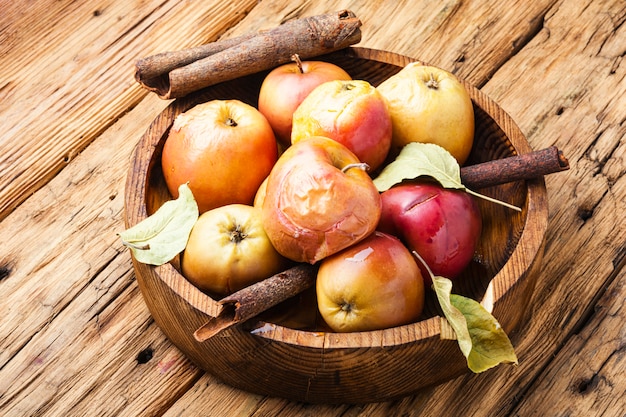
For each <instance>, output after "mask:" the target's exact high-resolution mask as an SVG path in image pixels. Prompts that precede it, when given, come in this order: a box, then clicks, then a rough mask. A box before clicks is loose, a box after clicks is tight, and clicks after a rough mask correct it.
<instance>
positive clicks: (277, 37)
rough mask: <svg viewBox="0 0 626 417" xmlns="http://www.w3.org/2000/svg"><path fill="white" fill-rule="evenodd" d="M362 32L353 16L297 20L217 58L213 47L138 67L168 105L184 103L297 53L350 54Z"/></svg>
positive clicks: (226, 47) (223, 49) (230, 44)
mask: <svg viewBox="0 0 626 417" xmlns="http://www.w3.org/2000/svg"><path fill="white" fill-rule="evenodd" d="M360 26H361V21H360V20H359V19H358V18H357V17H356V15H355V14H354V13H353V12H351V11H350V10H342V11H339V12H335V13H327V14H322V15H318V16H311V17H305V18H301V19H294V20H290V21H288V22H286V23H284V24H282V25H280V26H277V27H276V28H274V29H271V30H268V31H262V32H259V33H257V34H255V35H254V36H250V37H249V38H247V37H243V38H235V39H234V40H231V41H223V42H226V43H224V44H219V45H213V47H214V48H215V47H216V50H217V52H212V50H211V49H210V47H207V48H198V49H196V50H195V51H188V52H184V53H180V52H179V53H176V54H177V56H174V55H169V53H165V54H164V55H161V56H160V57H159V58H158V59H157V58H146V59H145V60H143V62H142V61H140V62H139V63H138V66H137V68H136V73H135V76H136V79H137V81H138V82H139V83H140V84H142V85H143V86H144V87H146V88H147V89H149V90H150V91H154V92H155V93H157V94H158V95H159V97H161V98H163V99H172V98H178V97H183V96H185V95H187V94H189V93H191V92H193V91H196V90H199V89H201V88H204V87H208V86H210V85H214V84H217V83H220V82H223V81H228V80H232V79H235V78H239V77H242V76H245V75H250V74H254V73H256V72H259V71H263V70H267V69H270V68H273V67H276V66H278V65H281V64H284V63H287V62H290V61H291V56H292V55H293V54H294V53H297V54H298V55H299V56H300V57H301V58H302V59H308V58H311V57H315V56H319V55H323V54H326V53H329V52H333V51H336V50H339V49H343V48H346V47H348V46H350V45H353V44H355V43H358V42H360V40H361V30H360ZM204 55H206V56H204ZM200 56H203V57H202V58H200V59H195V58H197V57H200ZM189 61H192V62H189ZM181 64H182V66H179V65H181ZM172 67H174V68H173V69H172Z"/></svg>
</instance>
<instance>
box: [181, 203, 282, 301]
mask: <svg viewBox="0 0 626 417" xmlns="http://www.w3.org/2000/svg"><path fill="white" fill-rule="evenodd" d="M287 262H288V261H287V260H286V259H285V258H283V257H282V256H281V255H280V254H279V253H278V252H276V249H274V247H273V246H272V244H271V242H270V240H269V238H268V237H267V234H266V233H265V230H264V229H263V222H262V220H261V209H259V208H256V207H252V206H248V205H244V204H229V205H226V206H222V207H218V208H215V209H212V210H209V211H207V212H204V213H203V214H201V215H200V217H199V218H198V220H197V222H196V224H195V225H194V227H193V229H192V230H191V234H190V236H189V240H188V242H187V247H186V248H185V251H184V252H183V256H182V262H181V267H182V273H183V276H184V277H185V278H187V279H188V280H189V281H190V282H191V283H192V284H194V285H195V286H196V287H198V288H200V289H201V290H202V291H205V292H207V293H209V294H212V295H218V296H224V295H228V294H230V293H232V292H235V291H238V290H240V289H242V288H244V287H247V286H248V285H251V284H254V283H255V282H257V281H260V280H262V279H265V278H269V277H270V276H272V275H274V274H277V273H279V272H281V271H283V270H284V269H285V267H286V266H287Z"/></svg>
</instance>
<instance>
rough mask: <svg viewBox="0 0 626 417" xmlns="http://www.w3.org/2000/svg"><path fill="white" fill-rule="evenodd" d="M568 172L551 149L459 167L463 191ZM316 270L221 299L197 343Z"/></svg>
mask: <svg viewBox="0 0 626 417" xmlns="http://www.w3.org/2000/svg"><path fill="white" fill-rule="evenodd" d="M567 169H569V162H568V161H567V159H566V158H565V156H564V155H563V153H562V152H561V151H560V150H558V149H557V148H556V147H555V146H551V147H549V148H546V149H543V150H539V151H534V152H530V153H526V154H522V155H517V156H512V157H508V158H502V159H496V160H492V161H488V162H483V163H480V164H475V165H470V166H466V167H463V168H461V182H462V183H463V185H464V186H466V187H467V188H470V189H472V188H474V189H478V188H483V187H489V186H494V185H498V184H504V183H506V182H511V181H518V180H525V179H533V178H537V177H541V176H543V175H547V174H552V173H556V172H561V171H565V170H567ZM316 274H317V267H316V266H314V265H309V264H299V265H297V266H295V267H293V268H291V269H288V270H286V271H284V272H281V273H279V274H277V275H274V276H272V277H270V278H268V279H266V280H263V281H260V282H258V283H256V284H254V285H251V286H249V287H246V288H244V289H242V290H240V291H238V292H236V293H233V294H231V295H229V296H227V297H225V298H223V299H222V300H220V304H221V305H222V310H221V311H220V312H219V314H218V315H217V316H216V317H212V318H211V319H209V321H208V322H207V323H205V324H204V325H203V326H202V327H200V328H199V329H198V330H196V332H195V333H194V337H195V338H196V340H198V341H199V342H203V341H206V340H208V339H209V338H211V337H213V336H215V335H217V334H219V333H220V332H222V331H224V330H226V329H228V328H230V327H232V326H236V325H238V324H241V323H243V322H245V321H247V320H249V319H251V318H253V317H256V316H258V315H259V314H261V313H263V312H264V311H266V310H268V309H269V308H271V307H273V306H275V305H277V304H279V303H280V302H282V301H285V300H287V299H289V298H291V297H293V296H295V295H297V294H299V293H301V292H302V291H304V290H306V289H307V288H309V287H311V286H312V285H313V284H314V283H315V278H316Z"/></svg>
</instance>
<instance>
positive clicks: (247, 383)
mask: <svg viewBox="0 0 626 417" xmlns="http://www.w3.org/2000/svg"><path fill="white" fill-rule="evenodd" d="M319 59H323V60H327V61H330V62H334V63H336V64H338V65H339V66H341V67H342V68H344V69H345V70H346V71H347V72H348V73H349V74H350V75H351V76H352V77H353V78H354V79H364V80H367V81H369V82H370V83H372V84H373V85H378V84H379V83H380V82H381V81H382V80H384V79H386V78H388V77H389V76H391V75H392V74H395V73H396V72H398V71H399V70H400V69H401V68H402V67H403V66H404V65H406V64H407V63H409V62H412V61H415V60H414V59H412V58H409V57H405V56H401V55H397V54H393V53H390V52H385V51H378V50H372V49H365V48H358V47H351V48H347V49H345V50H341V51H339V52H335V53H332V54H329V55H326V56H323V57H320V58H319ZM265 75H266V72H265V73H259V74H255V75H252V76H248V77H244V78H239V79H237V80H234V81H230V82H225V83H222V84H219V85H216V86H213V87H210V88H207V89H205V90H202V91H200V92H198V93H195V94H193V95H191V96H188V97H186V98H184V99H179V100H176V101H174V102H172V104H171V105H170V106H169V107H168V108H166V109H165V110H164V111H163V112H162V113H161V114H160V115H159V116H158V117H157V118H156V119H155V120H154V122H153V123H152V124H151V125H150V126H149V128H148V130H147V131H146V133H145V134H144V136H143V137H142V138H141V141H140V142H139V144H138V146H137V148H136V150H135V152H134V155H133V156H132V162H131V167H130V171H129V174H128V178H127V184H126V195H125V204H126V213H125V218H126V226H127V227H131V226H133V225H135V224H136V223H138V222H140V221H141V220H143V219H144V218H146V216H148V215H150V214H152V213H153V212H154V211H155V210H156V209H157V208H158V207H159V206H160V205H161V204H162V203H163V202H164V201H166V200H168V199H170V198H171V196H170V195H169V193H168V191H167V188H166V186H165V183H164V180H163V175H162V172H161V164H160V157H161V151H162V148H163V143H164V142H165V138H166V137H167V133H168V130H169V128H170V126H171V125H172V122H173V120H174V118H175V117H176V116H177V115H178V114H179V113H181V112H183V111H185V110H187V109H189V108H191V107H192V106H194V105H195V104H197V103H200V102H204V101H208V100H212V99H231V98H237V99H240V100H242V101H244V102H247V103H249V104H252V105H255V106H256V102H257V94H258V90H259V88H260V85H261V82H262V80H263V78H264V76H265ZM466 87H467V88H468V90H469V92H470V95H471V97H472V100H473V103H474V109H475V116H476V137H475V144H474V147H473V150H472V153H471V155H470V158H469V160H468V162H467V164H472V163H477V162H483V161H487V160H491V159H496V158H502V157H507V156H511V155H516V154H521V153H527V152H530V151H531V148H530V146H529V144H528V142H527V141H526V139H525V137H524V135H523V134H522V133H521V132H520V130H519V128H518V127H517V126H516V124H515V123H514V122H513V120H511V118H510V117H509V116H508V115H507V114H506V113H505V112H504V111H503V110H502V109H501V108H500V107H499V106H498V105H497V104H496V103H494V102H493V101H492V100H490V99H489V98H488V97H486V96H485V95H484V94H482V93H481V92H480V91H479V90H477V89H476V88H474V87H473V86H471V85H468V84H467V83H466ZM479 191H480V192H481V193H483V194H487V195H490V196H493V197H495V198H498V199H500V200H505V201H508V202H510V203H512V204H515V205H517V206H518V207H522V208H523V210H522V211H521V212H515V211H513V210H510V209H507V208H505V207H502V206H500V205H495V204H491V203H486V202H483V201H481V202H480V208H481V212H482V215H483V234H482V239H481V242H480V244H479V247H478V249H477V253H476V257H475V260H474V261H473V262H472V264H471V265H470V266H469V267H468V268H467V270H466V271H465V272H464V274H463V275H462V277H460V278H459V279H457V280H456V281H455V284H454V288H453V292H455V293H459V294H463V295H466V296H470V297H472V298H474V299H476V300H480V301H481V303H482V304H483V305H484V306H485V307H486V308H487V309H488V310H489V311H491V312H492V314H493V315H494V316H495V317H496V318H497V319H498V321H499V322H500V324H501V325H502V327H503V328H504V329H505V330H506V331H507V333H508V334H509V336H510V337H511V339H512V341H513V343H514V344H515V340H516V339H515V338H516V333H515V330H516V328H517V327H518V325H519V324H520V322H521V321H522V320H527V319H529V318H528V316H527V314H526V308H527V306H528V305H529V299H530V297H531V295H532V292H533V288H534V285H535V281H536V278H537V275H538V271H539V269H540V265H541V258H542V255H543V242H544V235H545V231H546V226H547V217H548V208H547V198H546V189H545V184H544V181H543V179H542V178H540V179H536V180H532V181H518V182H514V183H508V184H505V185H500V186H496V187H490V188H487V189H482V190H479ZM133 264H134V268H135V273H136V276H137V282H138V283H139V287H140V289H141V292H142V294H143V297H144V299H145V302H146V304H147V306H148V308H149V310H150V312H151V314H152V316H153V317H154V319H155V321H156V323H157V324H158V325H159V326H160V327H161V329H162V330H163V332H164V333H165V334H166V335H167V337H168V338H169V339H170V340H171V341H172V343H174V344H175V345H176V346H177V347H178V348H179V349H180V350H181V351H183V352H184V353H185V354H186V355H187V356H188V357H189V358H190V359H191V360H192V361H193V362H195V363H196V364H197V365H198V366H200V367H201V368H203V369H205V370H206V371H208V372H210V373H212V374H213V375H215V376H216V377H217V378H219V379H220V380H222V381H224V382H226V383H227V384H230V385H232V386H234V387H238V388H241V389H243V390H247V391H250V392H253V393H257V394H263V395H271V396H279V397H284V398H288V399H292V400H297V401H305V402H314V403H363V402H373V401H384V400H390V399H394V398H398V397H401V396H405V395H408V394H411V393H415V392H416V391H418V390H420V389H423V388H425V387H428V386H432V385H435V384H439V383H442V382H444V381H447V380H449V379H451V378H454V377H456V376H459V375H461V374H463V373H464V372H468V371H467V364H466V361H465V358H464V357H463V355H462V354H461V353H460V350H459V347H458V344H457V342H456V341H455V340H446V339H442V337H441V329H442V325H441V318H440V316H439V315H438V311H437V305H436V303H435V302H434V301H433V299H432V296H429V299H428V300H427V305H426V308H425V313H424V316H423V318H422V320H420V321H419V322H417V323H413V324H409V325H405V326H401V327H397V328H393V329H386V330H381V331H372V332H360V333H343V334H337V333H332V332H324V331H312V330H298V329H294V328H291V327H288V326H287V325H284V324H279V323H277V322H276V321H272V319H271V317H272V316H268V317H270V318H267V317H266V318H265V320H261V319H260V320H251V321H250V322H248V323H246V324H245V325H242V326H239V327H236V328H232V329H229V330H227V331H226V332H224V333H222V334H220V335H219V336H217V337H214V338H212V339H210V340H208V341H206V342H203V343H200V342H197V341H196V340H195V339H194V337H193V333H194V331H195V330H196V329H198V328H199V327H200V326H201V325H203V324H204V323H205V322H206V321H207V320H208V318H209V317H210V316H215V315H216V314H217V311H218V305H217V303H216V301H215V300H213V299H212V298H210V297H209V296H208V295H206V294H204V293H202V292H201V291H199V290H198V289H197V288H195V287H194V286H193V285H191V284H190V283H189V282H188V281H187V280H185V278H184V277H183V276H182V275H181V274H180V273H179V272H178V270H177V268H176V266H175V262H172V263H168V264H165V265H162V266H159V267H152V266H148V265H145V264H141V263H139V262H137V261H136V260H134V259H133ZM521 360H522V361H523V360H524V358H521Z"/></svg>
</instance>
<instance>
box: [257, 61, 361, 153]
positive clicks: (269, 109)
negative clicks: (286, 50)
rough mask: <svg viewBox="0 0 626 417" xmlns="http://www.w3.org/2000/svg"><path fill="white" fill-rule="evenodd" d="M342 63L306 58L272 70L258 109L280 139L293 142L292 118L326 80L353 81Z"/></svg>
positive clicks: (266, 80)
mask: <svg viewBox="0 0 626 417" xmlns="http://www.w3.org/2000/svg"><path fill="white" fill-rule="evenodd" d="M350 79H351V77H350V75H349V74H348V73H347V72H346V71H344V70H343V69H342V68H340V67H339V66H337V65H335V64H332V63H330V62H323V61H302V62H301V66H299V65H298V63H297V62H293V63H289V64H284V65H281V66H279V67H277V68H274V69H273V70H272V71H270V72H269V73H268V74H267V76H266V77H265V79H264V80H263V83H262V84H261V90H260V91H259V101H258V109H259V111H260V112H261V113H263V115H264V116H265V117H266V118H267V120H268V121H269V123H270V125H271V126H272V128H273V129H274V133H275V135H276V138H277V139H278V141H279V142H280V143H281V144H282V145H283V146H285V147H287V146H289V145H290V144H291V120H292V116H293V113H294V112H295V111H296V109H297V108H298V106H299V105H300V103H302V100H304V99H305V97H306V96H308V95H309V93H310V92H311V91H313V89H314V88H315V87H317V86H318V85H320V84H322V83H325V82H326V81H333V80H350Z"/></svg>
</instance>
